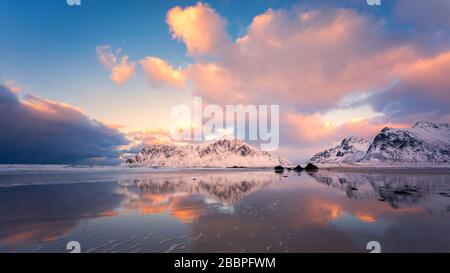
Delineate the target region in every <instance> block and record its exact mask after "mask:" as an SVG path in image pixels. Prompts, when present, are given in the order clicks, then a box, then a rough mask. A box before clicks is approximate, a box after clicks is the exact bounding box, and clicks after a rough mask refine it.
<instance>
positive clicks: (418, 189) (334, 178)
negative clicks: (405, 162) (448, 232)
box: [310, 171, 450, 212]
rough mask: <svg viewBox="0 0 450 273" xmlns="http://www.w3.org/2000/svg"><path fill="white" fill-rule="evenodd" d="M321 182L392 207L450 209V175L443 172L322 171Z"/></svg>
mask: <svg viewBox="0 0 450 273" xmlns="http://www.w3.org/2000/svg"><path fill="white" fill-rule="evenodd" d="M310 175H311V176H312V177H314V178H315V179H316V180H317V181H318V182H320V183H324V184H326V185H328V186H331V187H333V188H336V189H339V190H341V191H343V192H345V194H346V196H347V197H348V198H350V199H374V198H375V199H378V200H380V201H385V202H387V203H388V204H389V205H390V206H391V207H393V208H402V207H410V206H419V205H420V206H423V207H425V208H427V209H428V210H429V211H430V212H432V211H434V212H436V211H446V212H449V211H450V203H449V197H450V176H449V175H442V174H414V175H410V174H406V173H391V174H364V173H337V172H324V171H319V172H316V173H310Z"/></svg>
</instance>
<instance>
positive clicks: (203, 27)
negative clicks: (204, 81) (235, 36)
mask: <svg viewBox="0 0 450 273" xmlns="http://www.w3.org/2000/svg"><path fill="white" fill-rule="evenodd" d="M166 21H167V24H168V25H169V27H170V31H171V33H172V37H173V38H174V39H178V40H181V41H183V42H184V43H185V45H186V47H187V51H188V54H189V55H191V56H196V55H207V54H215V53H217V52H219V51H220V50H221V49H222V48H223V47H227V46H229V45H230V44H231V40H230V38H229V36H228V34H227V33H226V31H225V26H226V22H225V20H224V19H223V18H221V17H220V16H219V15H218V14H217V13H216V12H215V11H214V10H213V9H212V8H211V7H210V6H208V5H207V4H203V3H198V4H196V5H195V6H190V7H186V8H184V9H183V8H181V7H179V6H177V7H174V8H172V9H170V10H169V12H168V13H167V18H166Z"/></svg>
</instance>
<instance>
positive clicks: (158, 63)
mask: <svg viewBox="0 0 450 273" xmlns="http://www.w3.org/2000/svg"><path fill="white" fill-rule="evenodd" d="M140 63H141V65H142V68H143V69H144V71H145V72H146V73H147V75H148V77H149V78H150V79H151V80H152V81H155V82H162V83H166V84H168V85H169V86H174V87H177V88H180V89H181V88H183V87H184V84H185V75H184V72H183V71H182V70H181V69H174V68H173V67H172V66H171V65H170V64H169V63H168V62H167V61H165V60H162V59H160V58H156V57H147V58H145V59H143V60H141V61H140Z"/></svg>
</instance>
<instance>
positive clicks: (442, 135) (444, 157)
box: [310, 121, 450, 167]
mask: <svg viewBox="0 0 450 273" xmlns="http://www.w3.org/2000/svg"><path fill="white" fill-rule="evenodd" d="M310 162H312V163H316V164H319V165H321V166H322V167H323V166H345V165H348V166H354V167H357V166H360V167H371V166H373V167H377V166H384V167H388V166H389V167H418V166H420V167H433V166H450V124H448V123H433V122H427V121H419V122H417V123H416V124H415V125H414V126H413V127H412V128H408V129H398V128H389V127H386V128H384V129H383V130H381V131H380V132H379V133H378V134H377V136H376V137H375V138H374V140H373V142H372V143H369V142H367V141H366V140H364V139H361V138H357V137H350V138H347V139H344V140H343V141H342V142H341V144H339V145H338V146H336V147H334V148H331V149H328V150H326V151H323V152H320V153H317V154H316V155H314V156H313V157H312V158H311V159H310Z"/></svg>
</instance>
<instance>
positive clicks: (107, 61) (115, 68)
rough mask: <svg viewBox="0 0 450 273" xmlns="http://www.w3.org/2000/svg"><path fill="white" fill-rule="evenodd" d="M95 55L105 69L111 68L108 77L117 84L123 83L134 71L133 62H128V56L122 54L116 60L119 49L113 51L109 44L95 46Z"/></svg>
mask: <svg viewBox="0 0 450 273" xmlns="http://www.w3.org/2000/svg"><path fill="white" fill-rule="evenodd" d="M96 51H97V56H98V58H99V60H100V62H101V63H102V64H103V66H105V67H106V68H107V69H109V70H111V76H110V79H111V80H112V81H113V82H115V83H117V84H124V83H125V82H127V81H128V80H129V79H131V77H133V75H134V74H135V73H136V71H135V65H134V63H130V62H128V56H126V55H125V56H123V57H122V58H121V59H120V62H118V57H117V54H119V53H120V51H121V49H118V50H117V51H116V53H114V52H113V50H112V48H111V46H109V45H103V46H98V47H97V48H96Z"/></svg>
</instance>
